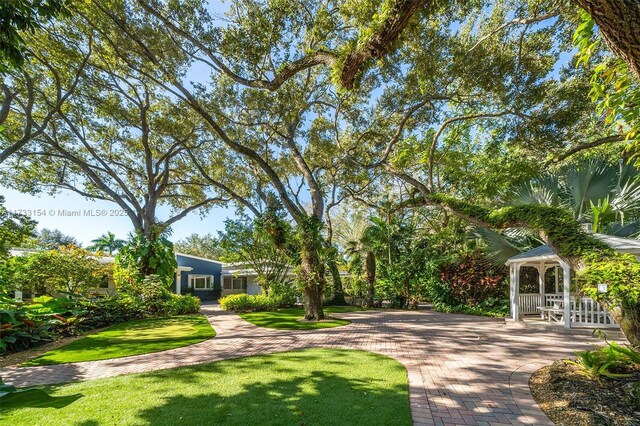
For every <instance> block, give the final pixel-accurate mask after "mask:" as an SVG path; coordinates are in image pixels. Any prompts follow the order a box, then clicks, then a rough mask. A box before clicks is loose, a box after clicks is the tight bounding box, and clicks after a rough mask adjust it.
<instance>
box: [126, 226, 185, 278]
mask: <svg viewBox="0 0 640 426" xmlns="http://www.w3.org/2000/svg"><path fill="white" fill-rule="evenodd" d="M115 265H116V267H115V271H114V280H115V281H116V286H117V287H118V288H120V287H122V288H123V289H125V291H126V289H127V287H128V286H136V285H137V284H140V283H141V282H142V280H143V279H144V278H145V276H148V275H155V276H157V278H158V280H160V282H161V283H162V284H163V285H164V286H165V287H166V288H168V287H169V286H170V285H171V283H173V279H174V277H175V274H176V268H177V267H178V262H177V261H176V257H175V254H174V251H173V244H172V243H171V242H170V241H169V240H167V239H166V238H164V237H160V238H158V239H155V240H150V239H148V238H146V237H145V236H144V235H142V234H135V235H134V236H133V237H132V238H131V241H129V243H128V244H127V245H125V246H124V247H122V248H121V249H120V250H119V251H118V254H117V255H116V259H115Z"/></svg>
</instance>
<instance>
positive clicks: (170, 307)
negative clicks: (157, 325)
mask: <svg viewBox="0 0 640 426" xmlns="http://www.w3.org/2000/svg"><path fill="white" fill-rule="evenodd" d="M164 311H165V313H166V315H187V314H197V313H198V312H199V311H200V299H198V298H197V297H195V296H192V295H190V294H182V295H178V294H170V295H169V299H168V300H167V301H166V302H165V303H164Z"/></svg>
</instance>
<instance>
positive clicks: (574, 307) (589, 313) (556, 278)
mask: <svg viewBox="0 0 640 426" xmlns="http://www.w3.org/2000/svg"><path fill="white" fill-rule="evenodd" d="M593 236H594V237H596V238H598V239H599V240H600V241H602V242H604V243H605V244H607V245H608V246H609V247H611V248H612V249H614V250H616V251H617V252H620V253H629V254H633V255H635V256H636V258H639V259H640V241H639V240H633V239H630V238H622V237H615V236H612V235H605V234H597V233H596V234H593ZM507 265H508V266H509V271H510V274H509V283H510V307H511V319H512V320H513V321H516V322H517V321H521V320H522V319H523V317H524V316H527V315H531V316H539V317H540V318H541V319H543V320H546V321H549V322H557V323H561V324H562V325H563V326H564V328H567V329H568V328H571V327H593V328H617V327H618V325H617V324H616V322H615V321H614V319H613V317H612V316H611V314H609V312H607V310H606V309H604V308H603V307H602V306H600V304H599V303H597V302H596V301H594V300H593V299H591V298H589V297H584V296H581V295H579V294H577V293H575V292H572V290H574V289H572V288H571V279H572V273H573V271H571V268H570V267H569V265H568V264H567V263H565V262H564V261H563V260H562V259H560V257H558V255H557V254H555V253H554V251H553V250H552V249H551V247H549V246H547V245H543V246H540V247H536V248H534V249H532V250H529V251H527V252H524V253H520V254H518V255H516V256H513V257H511V258H510V259H509V260H507ZM523 268H533V269H534V270H535V271H534V272H536V275H537V278H538V290H539V291H537V292H535V293H533V292H528V293H520V290H521V286H522V283H521V276H522V273H523ZM602 284H603V285H602V287H601V288H599V291H603V292H604V291H607V289H606V283H602Z"/></svg>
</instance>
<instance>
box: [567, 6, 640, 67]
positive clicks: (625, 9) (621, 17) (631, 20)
mask: <svg viewBox="0 0 640 426" xmlns="http://www.w3.org/2000/svg"><path fill="white" fill-rule="evenodd" d="M574 3H576V4H578V5H579V6H580V7H582V8H583V9H584V10H586V11H587V12H589V14H590V15H591V17H592V18H593V20H594V21H595V23H596V24H597V25H598V28H599V29H600V33H601V34H602V37H603V38H604V40H605V42H606V43H607V45H608V46H609V48H610V49H611V50H612V51H613V53H615V54H616V55H618V56H619V57H620V58H621V59H623V60H624V61H625V62H626V63H627V64H629V69H631V71H633V73H635V75H636V76H637V77H640V1H638V0H574Z"/></svg>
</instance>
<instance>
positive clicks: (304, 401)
mask: <svg viewBox="0 0 640 426" xmlns="http://www.w3.org/2000/svg"><path fill="white" fill-rule="evenodd" d="M38 389H43V390H44V391H46V392H47V393H49V394H51V395H52V396H64V395H77V394H81V395H82V397H81V398H79V399H78V400H76V401H75V402H73V403H71V404H69V405H67V406H65V407H62V408H59V409H56V408H30V407H24V408H18V407H7V406H2V407H0V414H2V415H3V416H4V421H5V422H7V424H12V425H16V426H18V425H33V424H80V423H81V424H154V425H175V424H182V425H201V424H202V423H203V422H206V423H209V424H225V425H247V424H272V425H292V424H322V425H342V424H351V425H370V424H394V425H410V424H411V411H410V407H409V394H408V385H407V372H406V370H405V368H404V367H403V366H402V365H401V364H400V363H398V362H397V361H395V360H392V359H390V358H387V357H384V356H382V355H377V354H373V353H369V352H362V351H351V350H335V349H308V350H303V351H292V352H284V353H280V354H271V355H262V356H254V357H248V358H240V359H235V360H227V361H220V362H216V363H210V364H202V365H197V366H191V367H183V368H178V369H172V370H163V371H157V372H152V373H144V374H133V375H128V376H120V377H114V378H108V379H98V380H90V381H86V382H80V383H72V384H66V385H58V386H46V387H39V388H38ZM132 395H135V398H132V397H131V396H132ZM345 401H348V402H349V403H348V404H345ZM106 404H108V409H106Z"/></svg>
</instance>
